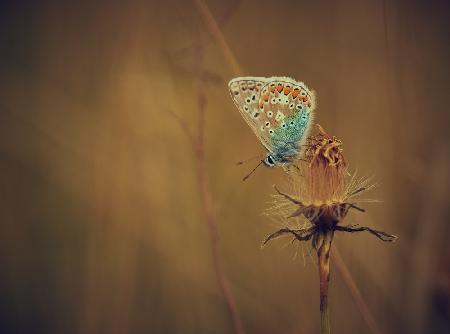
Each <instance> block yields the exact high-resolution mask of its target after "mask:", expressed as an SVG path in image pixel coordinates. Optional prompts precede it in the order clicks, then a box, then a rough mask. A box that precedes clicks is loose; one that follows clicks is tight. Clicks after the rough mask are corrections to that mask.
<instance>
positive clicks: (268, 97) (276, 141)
mask: <svg viewBox="0 0 450 334" xmlns="http://www.w3.org/2000/svg"><path fill="white" fill-rule="evenodd" d="M228 87H229V91H230V95H231V98H232V99H233V102H234V104H235V105H236V107H237V108H238V110H239V112H240V113H241V115H242V117H243V118H244V120H245V121H246V122H247V124H248V125H249V126H250V128H251V129H252V130H253V132H254V133H255V135H256V137H258V139H259V140H260V142H261V143H262V144H263V145H264V146H265V147H266V149H267V151H268V153H267V155H266V157H265V159H264V160H262V163H264V164H265V165H266V166H268V167H274V166H283V167H289V166H290V165H292V164H293V162H294V161H295V160H296V159H297V158H299V156H300V154H301V153H302V150H301V147H302V145H303V144H304V142H305V140H306V138H307V136H308V133H309V131H310V129H311V127H312V123H313V117H314V109H315V107H316V99H315V94H314V92H313V91H312V90H310V89H309V88H308V87H307V86H306V85H305V84H304V83H303V82H299V81H296V80H294V79H291V78H288V77H270V78H264V77H238V78H234V79H232V80H231V81H230V82H229V83H228Z"/></svg>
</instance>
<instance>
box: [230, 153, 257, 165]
mask: <svg viewBox="0 0 450 334" xmlns="http://www.w3.org/2000/svg"><path fill="white" fill-rule="evenodd" d="M260 156H261V154H258V155H257V156H254V157H252V158H249V159H246V160H242V161H238V162H236V165H243V164H245V163H246V162H249V161H251V160H255V159H256V158H259V157H260Z"/></svg>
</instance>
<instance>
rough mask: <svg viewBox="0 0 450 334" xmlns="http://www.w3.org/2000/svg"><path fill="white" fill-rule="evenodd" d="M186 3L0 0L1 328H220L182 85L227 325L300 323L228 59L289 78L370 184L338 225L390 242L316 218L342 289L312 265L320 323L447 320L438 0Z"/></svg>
mask: <svg viewBox="0 0 450 334" xmlns="http://www.w3.org/2000/svg"><path fill="white" fill-rule="evenodd" d="M202 3H203V2H201V1H200V2H199V1H181V0H179V1H175V0H166V1H135V2H125V1H95V2H91V1H77V2H75V1H73V2H69V1H61V2H57V1H55V2H49V1H39V2H38V1H9V2H8V1H7V2H4V1H2V2H1V7H0V85H1V86H0V172H1V173H0V333H8V334H9V333H233V325H232V321H231V319H230V314H229V312H228V309H227V305H226V303H225V300H224V297H223V294H222V292H221V288H220V285H219V284H218V281H217V278H216V275H215V271H214V265H213V264H214V261H213V256H212V253H211V244H210V237H209V234H208V225H207V219H206V218H207V217H206V216H205V210H204V206H203V204H204V201H203V200H202V198H204V197H202V196H203V195H202V194H204V193H203V192H202V189H203V188H200V186H199V182H198V181H199V178H198V173H197V171H198V169H197V167H198V164H197V162H198V161H197V160H196V154H195V153H194V151H193V149H192V145H191V143H190V142H189V140H188V136H187V135H186V133H185V130H183V129H186V128H188V129H189V131H190V133H191V134H192V135H193V136H196V135H197V132H198V118H199V114H198V112H197V110H198V106H197V104H198V98H199V97H204V99H205V100H206V107H205V123H204V130H205V132H204V135H205V137H204V140H203V143H204V153H205V157H206V166H205V167H206V168H205V169H204V170H203V171H202V170H201V179H203V180H206V181H207V182H208V180H209V184H208V183H207V184H206V188H205V189H206V194H207V199H208V198H209V199H211V203H210V205H209V207H210V209H211V208H212V210H211V212H210V214H212V217H213V220H214V221H215V222H216V223H217V229H218V234H219V236H220V244H219V245H218V249H219V258H220V261H221V263H222V269H223V271H224V273H225V275H226V277H227V278H228V280H229V283H230V286H231V290H232V293H233V295H234V299H235V301H236V305H237V310H238V312H239V314H240V317H241V318H242V323H243V327H244V328H245V331H246V333H317V332H318V324H319V314H318V299H319V298H318V282H317V270H316V266H315V264H314V261H313V260H311V259H310V257H309V255H308V253H309V251H310V246H309V245H304V246H303V250H302V248H301V247H298V245H296V244H294V245H290V244H288V240H287V239H285V240H280V241H277V242H274V243H273V244H272V245H270V246H269V247H266V248H264V249H261V248H260V244H261V241H262V239H263V238H264V237H265V236H266V235H267V234H268V233H270V232H272V231H274V229H276V228H277V225H276V224H275V223H274V222H272V221H271V220H270V219H269V218H267V217H266V216H263V215H262V212H263V211H264V209H265V208H267V206H268V204H267V203H268V202H269V201H270V194H271V193H272V192H273V189H272V185H273V184H280V185H281V186H283V184H285V181H284V177H283V173H282V172H281V171H277V170H269V169H260V170H258V171H257V172H256V174H255V175H253V176H252V178H250V179H249V180H248V181H246V182H245V183H243V182H241V179H242V177H243V176H244V175H245V174H246V173H247V172H248V171H249V170H250V169H251V168H252V167H253V163H249V164H248V165H244V166H236V165H235V162H236V161H239V160H242V159H245V158H249V157H252V156H254V155H255V154H258V153H261V152H263V151H264V150H263V148H262V146H261V145H260V144H259V143H258V142H257V140H256V138H255V137H254V135H253V134H252V132H251V131H250V129H248V127H247V125H246V124H245V122H244V121H243V120H242V119H240V115H239V113H238V112H237V110H235V107H234V106H233V104H232V102H231V100H230V98H229V95H228V91H227V82H228V80H230V79H231V78H232V77H234V76H236V75H255V76H272V75H288V76H292V77H294V78H296V79H298V80H302V81H305V82H306V83H307V84H308V85H309V86H311V87H312V88H314V89H315V90H316V92H317V95H318V110H317V114H316V115H317V121H318V122H319V123H320V124H322V125H323V126H324V127H325V129H327V131H328V132H330V133H331V134H334V135H336V136H338V137H339V138H341V139H342V140H343V142H344V149H345V153H346V157H347V160H348V161H349V162H350V169H351V170H356V169H357V170H358V172H359V174H361V175H374V176H375V180H376V181H378V182H379V183H380V186H379V187H378V188H377V189H376V190H374V191H373V192H372V193H371V194H370V197H372V198H377V199H380V200H382V201H383V202H382V203H378V204H367V205H365V206H364V207H365V208H366V209H367V210H368V212H367V213H365V214H354V215H352V216H350V217H349V218H348V219H347V222H348V223H360V224H364V225H369V226H373V227H375V228H379V229H383V230H385V231H387V232H391V233H394V234H396V235H399V236H400V239H399V240H398V241H397V242H396V243H394V244H385V243H382V242H381V241H379V240H378V239H376V238H374V237H373V236H370V235H366V234H354V235H337V237H336V241H335V246H336V249H338V250H339V253H340V255H341V257H342V259H343V261H344V263H345V266H346V268H347V269H348V272H349V274H350V276H351V277H350V278H351V281H352V282H353V283H354V284H355V285H354V286H353V285H352V284H351V282H350V283H349V278H348V277H346V276H345V275H344V274H343V273H342V271H339V270H336V263H335V262H332V278H331V291H330V299H331V301H330V302H331V310H332V325H333V327H334V332H335V333H448V332H449V331H450V320H449V301H450V247H449V244H448V237H449V229H450V227H449V224H448V221H449V199H448V198H449V196H450V192H449V187H448V185H449V183H450V182H449V181H450V180H449V168H450V133H449V130H450V128H449V121H450V115H449V111H448V105H449V103H450V98H449V96H450V95H449V89H450V85H449V83H450V79H449V74H450V73H449V62H450V61H449V59H450V52H449V51H450V48H449V39H448V36H449V33H450V22H449V5H448V3H447V1H400V0H396V1H382V0H373V1H369V0H365V1H357V0H353V1H350V0H349V1H270V2H269V1H256V0H242V1H239V0H230V1H220V0H208V1H206V5H207V9H208V10H209V13H210V14H211V16H208V15H207V12H205V8H206V7H202V6H201V4H202ZM199 4H200V6H199ZM203 4H204V3H203ZM212 19H213V20H212ZM174 115H176V116H174ZM177 117H178V118H177ZM180 123H182V125H183V124H184V126H185V128H183V126H180ZM203 190H204V189H203ZM206 213H207V212H206ZM286 244H287V247H284V246H285V245H286ZM296 254H297V257H295V255H296ZM302 254H304V255H305V261H304V260H303V256H302ZM313 259H314V257H313ZM355 287H356V288H357V289H358V291H359V296H360V299H358V296H356V297H355ZM361 300H362V301H363V303H364V305H365V307H361ZM374 323H375V324H374Z"/></svg>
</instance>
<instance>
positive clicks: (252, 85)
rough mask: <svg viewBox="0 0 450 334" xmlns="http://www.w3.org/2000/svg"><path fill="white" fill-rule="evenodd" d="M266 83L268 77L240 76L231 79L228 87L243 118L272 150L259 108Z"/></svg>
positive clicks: (267, 147) (268, 148)
mask: <svg viewBox="0 0 450 334" xmlns="http://www.w3.org/2000/svg"><path fill="white" fill-rule="evenodd" d="M266 85H267V78H262V77H239V78H234V79H233V80H231V81H230V82H229V84H228V88H229V90H230V95H231V98H232V99H233V102H234V104H235V105H236V108H237V109H238V110H239V112H240V113H241V115H242V118H244V120H245V121H246V122H247V124H248V125H249V126H250V128H251V129H252V130H253V132H254V133H255V135H256V136H257V137H258V139H259V140H260V141H261V143H262V144H263V145H264V146H265V147H266V149H267V150H269V151H270V152H272V151H273V145H272V140H271V137H270V135H269V132H268V131H265V130H266V129H265V128H264V122H263V121H262V116H263V115H262V109H259V100H260V96H261V91H262V88H263V87H264V86H266Z"/></svg>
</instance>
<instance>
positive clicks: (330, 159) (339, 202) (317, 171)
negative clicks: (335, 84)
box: [264, 125, 397, 334]
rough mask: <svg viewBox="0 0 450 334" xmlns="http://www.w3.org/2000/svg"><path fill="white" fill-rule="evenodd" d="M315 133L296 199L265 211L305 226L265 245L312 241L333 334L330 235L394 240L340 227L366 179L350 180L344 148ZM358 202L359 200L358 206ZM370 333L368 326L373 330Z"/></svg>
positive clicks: (324, 326)
mask: <svg viewBox="0 0 450 334" xmlns="http://www.w3.org/2000/svg"><path fill="white" fill-rule="evenodd" d="M317 129H318V133H317V134H315V135H312V136H310V137H309V138H308V140H307V143H306V150H305V160H306V161H305V164H304V165H306V166H302V167H303V168H302V169H301V171H302V172H303V174H304V175H299V174H297V173H291V174H292V178H291V180H292V183H291V186H292V188H293V189H294V191H295V190H296V193H295V194H294V195H289V194H286V193H283V192H281V191H280V190H278V188H277V187H275V190H276V191H277V194H276V195H275V196H274V197H275V202H274V205H273V206H272V207H271V208H269V210H268V211H267V212H268V214H270V215H275V216H279V217H281V218H282V219H286V217H287V218H296V217H297V218H298V219H300V220H302V221H303V224H301V225H300V228H298V229H291V228H289V227H285V228H282V229H280V230H278V231H276V232H274V233H272V234H270V235H269V236H268V237H267V238H266V240H265V241H264V244H266V243H267V242H268V241H270V240H271V239H274V238H277V237H279V236H281V235H284V234H291V235H293V236H294V240H298V241H308V240H312V246H313V248H314V249H315V250H316V251H317V257H318V267H319V286H320V323H321V333H322V334H328V333H330V332H331V324H330V310H329V307H328V285H329V281H330V255H331V244H332V241H333V236H334V232H336V231H340V232H350V233H354V232H363V231H365V232H369V233H371V234H373V235H375V236H376V237H378V238H379V239H380V240H382V241H394V240H395V239H396V238H397V237H396V236H394V235H391V234H387V233H385V232H383V231H378V230H375V229H372V228H370V227H364V226H357V225H347V226H344V225H341V222H342V221H343V219H344V218H345V217H346V215H347V213H348V211H349V210H350V209H354V210H357V211H360V212H364V211H365V210H364V209H362V208H360V207H359V206H358V203H357V201H356V200H355V196H359V195H361V194H362V193H363V192H365V191H367V190H369V189H371V188H372V187H373V186H372V185H370V183H369V180H368V179H356V178H355V177H353V178H351V179H350V180H348V178H347V176H348V175H349V174H348V171H347V163H346V161H345V159H344V155H343V150H342V148H341V146H342V142H341V141H340V140H339V139H337V138H335V137H331V136H329V135H328V134H327V133H326V132H325V131H324V130H323V129H322V127H321V126H320V125H317ZM360 201H361V200H360ZM372 328H374V327H373V326H371V329H372Z"/></svg>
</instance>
